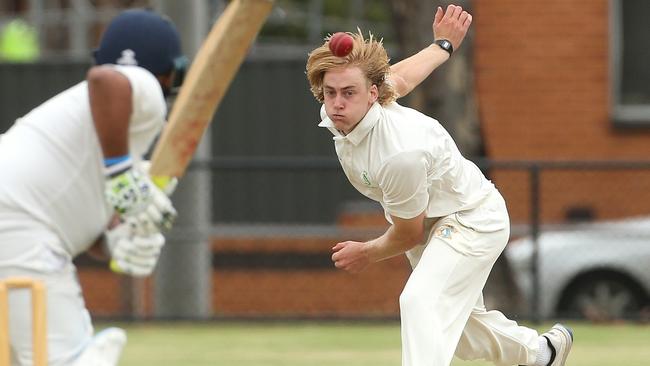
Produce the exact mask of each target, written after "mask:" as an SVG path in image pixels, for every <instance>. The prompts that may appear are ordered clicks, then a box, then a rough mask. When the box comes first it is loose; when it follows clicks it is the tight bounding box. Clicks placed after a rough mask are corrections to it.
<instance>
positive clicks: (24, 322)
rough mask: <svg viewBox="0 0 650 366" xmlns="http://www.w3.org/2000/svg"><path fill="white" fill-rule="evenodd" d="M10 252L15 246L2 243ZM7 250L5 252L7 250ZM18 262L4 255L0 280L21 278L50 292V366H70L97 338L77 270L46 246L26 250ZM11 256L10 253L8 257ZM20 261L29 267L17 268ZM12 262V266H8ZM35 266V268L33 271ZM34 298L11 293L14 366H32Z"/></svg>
mask: <svg viewBox="0 0 650 366" xmlns="http://www.w3.org/2000/svg"><path fill="white" fill-rule="evenodd" d="M5 244H6V247H7V248H9V247H11V246H15V245H13V244H11V245H10V244H8V243H2V245H5ZM3 249H4V248H3ZM26 249H27V250H25V251H24V252H23V254H22V255H21V256H20V257H19V258H18V257H14V258H11V260H10V258H7V257H6V256H3V255H0V279H2V278H7V277H12V276H20V277H30V278H35V279H39V280H41V281H43V284H44V285H45V289H46V304H47V305H46V307H47V347H48V365H50V366H64V365H65V366H69V365H71V364H72V362H73V360H74V359H75V358H76V357H77V356H78V355H79V354H80V353H81V352H82V351H83V350H84V347H86V345H88V344H89V343H90V342H91V340H92V337H93V327H92V323H91V320H90V316H89V314H88V311H87V310H86V306H85V303H84V300H83V297H82V295H81V288H80V285H79V282H78V280H77V277H76V270H75V268H74V265H73V264H72V262H71V261H70V260H68V259H65V258H62V257H58V256H56V255H55V254H53V253H52V252H51V251H49V249H47V248H46V247H44V246H40V247H37V246H32V247H30V248H26ZM8 252H11V250H7V251H5V252H4V254H6V253H8ZM17 259H20V261H22V262H24V263H25V265H21V266H16V265H15V264H14V263H16V262H17V261H16V260H17ZM8 262H12V265H10V266H7V265H6V264H7V263H8ZM30 266H31V268H30ZM31 309H32V308H31V298H30V292H29V290H28V289H15V290H11V291H10V292H9V338H10V346H11V352H12V361H11V362H12V363H11V364H12V366H30V365H32V327H31V324H32V323H31V322H32V319H31Z"/></svg>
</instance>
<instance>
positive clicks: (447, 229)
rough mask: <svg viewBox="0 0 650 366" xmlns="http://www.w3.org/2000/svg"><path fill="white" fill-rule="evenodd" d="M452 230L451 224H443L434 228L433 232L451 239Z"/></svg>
mask: <svg viewBox="0 0 650 366" xmlns="http://www.w3.org/2000/svg"><path fill="white" fill-rule="evenodd" d="M453 232H454V228H453V227H451V226H447V225H443V226H440V227H439V228H437V229H436V231H435V232H434V233H433V235H434V236H437V237H440V238H443V239H451V234H452V233H453Z"/></svg>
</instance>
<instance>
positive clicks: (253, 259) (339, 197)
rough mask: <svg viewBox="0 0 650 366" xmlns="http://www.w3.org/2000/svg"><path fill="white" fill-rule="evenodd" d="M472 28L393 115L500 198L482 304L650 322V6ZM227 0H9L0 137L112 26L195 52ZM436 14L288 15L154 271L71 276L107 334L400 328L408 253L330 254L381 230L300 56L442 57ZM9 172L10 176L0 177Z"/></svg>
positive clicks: (224, 120) (545, 8)
mask: <svg viewBox="0 0 650 366" xmlns="http://www.w3.org/2000/svg"><path fill="white" fill-rule="evenodd" d="M454 3H455V4H457V5H461V6H463V8H465V9H468V10H469V11H470V12H471V13H472V14H473V15H474V22H473V24H472V27H471V31H470V34H469V36H468V37H467V38H466V39H465V41H464V43H463V45H462V47H460V49H459V50H458V51H457V52H455V53H454V56H453V57H452V59H451V60H450V61H449V62H447V63H446V64H445V65H443V66H442V67H440V68H439V69H438V70H436V71H435V72H434V74H433V75H432V76H431V77H430V78H429V79H427V80H426V81H425V82H424V83H423V84H422V85H421V86H420V87H419V88H417V89H416V90H415V91H414V92H413V93H412V94H411V95H409V97H408V98H406V99H405V100H402V101H401V103H402V104H405V105H408V106H412V107H414V108H416V109H419V110H421V111H423V112H425V113H427V114H428V115H430V116H432V117H434V118H436V119H438V120H439V121H440V122H441V123H442V124H443V125H444V126H445V128H447V129H448V131H449V132H450V133H451V134H452V136H453V137H454V138H455V140H456V141H457V143H458V145H459V148H460V149H461V151H462V152H463V153H464V155H465V156H466V157H467V158H469V159H471V160H472V161H474V162H476V163H477V164H478V165H479V167H481V168H482V170H483V171H484V173H485V174H486V175H487V176H488V178H489V179H491V180H492V181H493V182H494V183H495V184H496V186H497V187H498V188H499V190H500V191H501V192H502V194H503V195H504V196H505V199H506V201H507V203H508V206H509V210H510V215H511V222H512V238H511V242H510V243H509V245H508V248H507V250H506V252H505V253H504V255H503V256H502V257H501V258H500V259H499V260H498V262H497V264H496V266H495V269H494V271H493V273H492V275H491V277H490V279H489V282H488V284H487V287H486V290H485V297H486V302H487V304H488V307H496V308H499V309H502V310H503V311H504V312H505V313H506V314H507V315H508V316H510V317H513V318H515V319H522V320H528V321H535V322H537V321H544V320H550V319H557V318H569V319H588V320H591V321H598V322H603V321H613V320H620V319H628V320H633V321H640V322H644V321H646V322H647V321H648V319H650V300H649V299H650V296H649V294H650V159H649V158H648V157H649V156H650V128H649V127H650V87H649V85H650V68H649V67H648V65H650V47H648V42H649V40H648V34H650V23H648V22H647V19H648V18H650V2H648V1H645V0H624V1H623V0H609V1H608V0H544V1H532V0H530V1H506V0H502V1H478V0H474V1H471V0H457V1H455V2H454ZM227 4H228V1H225V0H185V1H173V0H148V1H147V0H141V1H129V0H95V1H92V0H1V1H0V133H1V132H4V131H5V130H6V129H8V128H9V127H10V126H11V125H12V123H13V122H14V120H15V119H16V118H18V117H20V116H21V115H24V114H25V113H27V112H28V111H29V110H30V109H31V108H33V107H35V106H37V105H38V104H40V103H42V102H43V101H45V100H46V99H48V98H49V97H52V96H53V95H55V94H56V93H57V92H59V91H61V90H63V89H64V88H67V87H70V86H72V85H74V84H76V83H78V82H79V81H81V80H82V79H83V78H84V76H85V72H86V70H87V68H88V67H89V66H90V62H91V58H90V55H91V53H92V50H93V49H94V47H96V46H97V44H98V39H99V36H100V35H101V32H102V30H103V29H104V27H105V26H106V25H107V23H108V21H109V20H110V19H111V18H112V17H113V16H114V15H116V14H117V13H118V12H119V11H120V10H122V9H125V8H129V7H150V8H153V9H155V10H157V11H159V12H162V13H164V14H167V15H168V16H169V17H170V18H172V19H173V20H174V22H175V23H176V25H177V27H178V28H179V30H180V32H181V34H182V38H183V42H184V51H185V53H186V54H187V55H188V57H190V59H191V58H192V57H193V55H194V54H195V53H196V51H197V49H198V47H199V46H200V44H201V42H202V40H203V39H204V38H205V36H206V35H207V32H208V31H209V29H210V27H211V25H212V24H213V23H214V22H215V20H216V19H217V18H218V17H219V15H220V14H221V12H222V11H223V10H224V8H225V7H226V6H227ZM447 4H448V3H447V2H442V1H430V0H401V1H396V0H395V1H389V0H384V1H379V0H374V1H371V0H276V1H275V6H274V9H273V11H272V13H271V16H270V17H269V19H268V21H267V22H266V24H265V25H264V27H263V28H262V31H261V33H260V34H259V37H258V38H257V40H256V42H255V44H254V46H253V47H252V48H251V49H250V52H249V54H248V56H247V58H246V61H245V62H244V64H243V65H242V67H241V69H240V71H239V73H238V75H237V76H236V78H235V80H234V81H233V83H232V85H231V87H230V89H229V91H228V93H227V95H226V97H225V98H224V100H223V101H222V103H221V105H220V107H219V109H218V111H217V113H216V115H215V117H214V121H213V124H212V127H211V129H210V131H209V133H208V134H207V135H206V137H205V138H204V140H203V141H202V143H201V146H200V148H199V151H198V152H197V155H196V157H195V159H194V162H193V164H192V166H191V168H190V170H189V171H188V173H187V175H186V176H185V177H184V178H183V180H182V181H181V184H180V186H179V189H178V190H177V192H176V193H175V195H174V197H173V199H174V202H175V205H176V206H177V207H178V209H179V212H180V216H179V220H178V222H177V225H176V227H175V228H174V229H173V230H172V231H171V232H170V233H169V234H168V244H167V245H166V247H165V248H164V250H163V254H162V257H161V260H160V263H159V266H158V268H157V270H156V272H155V274H154V275H153V276H152V277H151V278H148V279H146V280H133V279H130V278H128V277H122V276H118V275H116V274H114V273H111V272H110V271H109V270H108V269H107V267H106V265H105V264H104V263H97V262H94V261H92V260H91V259H89V258H86V257H83V256H82V257H80V258H78V259H77V260H76V263H77V264H78V266H79V276H80V280H81V282H82V285H83V288H84V294H85V298H86V302H87V305H88V307H89V309H90V311H91V313H92V315H93V316H94V317H95V318H100V319H110V320H115V319H120V320H169V319H189V320H197V319H198V320H200V319H248V320H250V319H257V320H263V319H318V320H322V319H344V320H352V319H373V320H374V319H378V320H382V319H388V320H396V319H398V316H399V309H398V296H399V293H400V292H401V289H402V287H403V285H404V283H405V281H406V279H407V277H408V275H409V273H410V268H409V266H408V264H407V261H406V260H405V258H403V257H398V258H393V259H391V260H388V261H385V262H382V263H380V264H377V265H374V266H372V267H371V268H369V269H368V270H367V271H366V272H364V273H362V274H360V275H357V276H350V275H348V274H346V273H343V272H340V271H337V270H335V268H334V267H333V265H332V264H331V261H330V255H331V252H330V248H331V247H332V246H333V245H334V244H335V243H336V242H338V241H342V240H348V239H357V240H364V239H370V238H373V237H375V236H377V235H379V234H381V233H382V232H383V230H385V229H386V227H387V223H386V221H385V220H384V218H383V213H382V211H381V209H380V207H379V206H378V205H376V204H373V203H372V202H370V201H369V200H367V199H365V198H364V197H362V196H361V195H360V194H359V193H357V192H356V191H355V190H354V189H353V188H352V187H351V185H350V184H349V183H348V182H347V180H346V177H345V176H344V174H343V172H342V171H341V169H340V166H339V164H338V161H337V159H336V156H335V153H334V149H333V143H332V140H331V134H330V133H329V132H328V131H327V130H325V129H321V128H318V127H317V124H318V122H319V113H318V111H319V105H318V103H317V102H316V101H315V100H314V98H313V96H312V95H311V94H310V92H309V87H308V83H307V81H306V78H305V63H306V60H307V54H308V52H309V51H310V50H311V49H313V48H315V47H317V46H319V45H321V44H322V42H323V38H324V37H326V36H327V35H328V34H331V33H334V32H336V31H350V32H355V31H357V27H358V28H359V29H361V31H362V32H363V33H364V34H367V33H368V32H369V31H371V32H372V33H373V34H374V35H375V36H377V37H379V38H383V40H384V44H385V45H386V47H387V49H388V50H389V53H390V56H391V59H392V62H396V61H399V60H400V59H402V58H404V57H405V56H408V55H410V54H413V53H415V52H417V51H419V50H420V49H422V48H424V47H426V46H427V45H428V44H430V43H431V42H432V40H433V35H432V30H431V24H432V19H433V14H434V10H435V7H436V6H438V5H440V6H443V7H444V6H446V5H447ZM0 174H1V173H0Z"/></svg>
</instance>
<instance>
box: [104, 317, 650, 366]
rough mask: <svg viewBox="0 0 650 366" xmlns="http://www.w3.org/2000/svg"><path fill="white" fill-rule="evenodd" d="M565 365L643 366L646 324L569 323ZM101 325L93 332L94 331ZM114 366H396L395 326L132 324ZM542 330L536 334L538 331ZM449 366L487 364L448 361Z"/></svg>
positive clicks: (647, 353) (649, 353) (648, 345)
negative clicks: (569, 344) (571, 335)
mask: <svg viewBox="0 0 650 366" xmlns="http://www.w3.org/2000/svg"><path fill="white" fill-rule="evenodd" d="M567 324H568V325H570V326H571V327H573V328H574V331H575V336H576V341H575V345H574V348H573V351H572V353H571V355H570V356H569V360H568V362H567V364H568V365H570V366H605V365H607V366H611V365H617V366H618V365H625V366H647V365H648V364H649V362H650V361H649V360H650V325H645V326H644V325H633V324H625V325H589V324H585V323H577V324H576V323H571V322H568V323H567ZM104 325H105V324H101V325H100V326H98V329H100V328H102V326H104ZM119 326H121V327H124V328H125V329H126V330H127V332H128V335H129V342H128V344H127V347H126V349H125V351H124V353H123V357H122V362H121V363H120V365H122V366H147V365H156V366H180V365H192V366H203V365H206V366H207V365H211V366H212V365H224V366H262V365H263V366H325V365H328V366H332V365H335V366H389V365H390V366H399V365H400V338H399V325H398V324H397V323H385V324H366V323H361V324H358V323H353V324H343V323H301V322H297V323H230V322H207V323H204V324H198V323H141V324H138V323H133V324H126V325H124V324H120V325H119ZM547 327H548V324H545V325H543V326H540V327H536V328H538V329H546V328H547ZM452 365H454V366H485V365H491V364H490V363H487V362H482V361H474V362H463V361H460V360H457V359H456V360H454V362H453V364H452Z"/></svg>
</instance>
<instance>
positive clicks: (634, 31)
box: [610, 0, 650, 127]
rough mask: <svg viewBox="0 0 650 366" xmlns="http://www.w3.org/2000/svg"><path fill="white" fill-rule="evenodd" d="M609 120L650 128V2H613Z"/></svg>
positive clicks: (620, 0)
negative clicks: (649, 37) (649, 35)
mask: <svg viewBox="0 0 650 366" xmlns="http://www.w3.org/2000/svg"><path fill="white" fill-rule="evenodd" d="M610 4H611V14H612V21H611V27H612V30H611V32H610V35H611V39H610V55H611V56H610V57H611V67H612V70H611V71H612V72H611V75H612V98H611V100H612V103H613V105H612V113H613V115H612V119H613V121H614V123H616V124H617V125H625V126H639V127H650V44H649V42H650V41H649V40H648V34H650V22H648V19H650V1H647V0H612V1H611V3H610Z"/></svg>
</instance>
